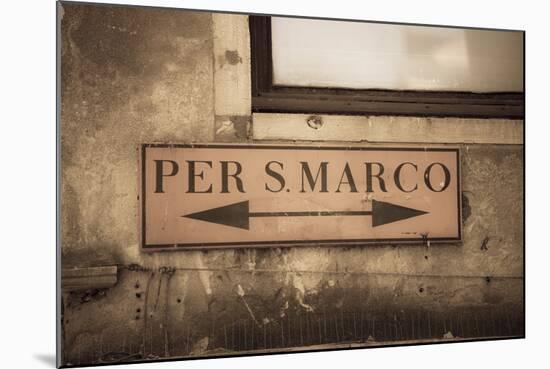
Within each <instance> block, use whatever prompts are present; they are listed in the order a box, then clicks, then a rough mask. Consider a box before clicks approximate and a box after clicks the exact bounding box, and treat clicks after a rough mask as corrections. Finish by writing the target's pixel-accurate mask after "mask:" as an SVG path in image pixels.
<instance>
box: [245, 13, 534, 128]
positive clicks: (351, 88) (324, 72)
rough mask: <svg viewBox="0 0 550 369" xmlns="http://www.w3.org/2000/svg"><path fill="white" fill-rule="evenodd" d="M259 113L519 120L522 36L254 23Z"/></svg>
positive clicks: (255, 19) (295, 21) (257, 19)
mask: <svg viewBox="0 0 550 369" xmlns="http://www.w3.org/2000/svg"><path fill="white" fill-rule="evenodd" d="M250 31H251V47H252V108H253V111H255V112H289V113H292V112H294V113H325V114H349V115H353V114H360V115H413V116H457V117H494V118H523V113H524V93H523V67H524V66H523V44H524V42H523V41H524V40H523V39H524V33H523V32H519V31H495V30H479V29H460V28H444V27H443V28H442V27H438V28H437V29H436V28H433V27H428V26H411V25H395V24H381V23H367V22H341V21H325V20H314V19H299V18H279V17H273V18H272V17H264V16H251V17H250Z"/></svg>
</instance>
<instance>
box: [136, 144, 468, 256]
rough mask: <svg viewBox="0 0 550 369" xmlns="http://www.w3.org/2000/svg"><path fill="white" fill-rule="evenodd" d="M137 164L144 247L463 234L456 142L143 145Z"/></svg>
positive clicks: (419, 238) (448, 239)
mask: <svg viewBox="0 0 550 369" xmlns="http://www.w3.org/2000/svg"><path fill="white" fill-rule="evenodd" d="M140 167H141V197H140V199H141V202H140V206H141V236H142V237H141V244H142V248H143V249H144V250H157V249H179V248H206V247H235V246H239V245H243V246H244V245H246V246H281V245H282V246H285V245H307V244H335V245H336V244H349V243H355V244H358V243H359V244H361V243H372V242H385V243H387V242H400V243H406V242H418V243H422V242H426V239H424V238H423V237H422V235H423V234H429V235H430V236H429V239H428V241H432V242H438V241H440V242H457V241H460V240H461V230H460V200H461V199H460V196H459V193H460V176H459V151H458V149H456V148H449V147H415V146H411V147H379V146H369V147H364V146H351V147H333V146H281V145H221V144H204V145H197V144H195V145H173V144H172V145H163V144H144V145H142V148H141V165H140Z"/></svg>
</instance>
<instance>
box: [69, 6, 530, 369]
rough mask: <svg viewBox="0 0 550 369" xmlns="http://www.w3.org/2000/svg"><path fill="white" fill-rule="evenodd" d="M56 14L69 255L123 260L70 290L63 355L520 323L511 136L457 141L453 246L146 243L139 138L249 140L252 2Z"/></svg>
mask: <svg viewBox="0 0 550 369" xmlns="http://www.w3.org/2000/svg"><path fill="white" fill-rule="evenodd" d="M61 15H62V18H61V23H60V27H61V28H60V30H61V41H62V44H61V73H62V75H61V76H62V86H61V87H62V91H61V104H62V106H61V107H62V110H61V154H62V161H61V166H62V167H61V173H62V174H61V176H62V178H61V190H62V197H61V205H62V208H61V229H62V235H61V245H62V261H61V262H62V267H63V268H83V267H92V266H102V265H118V266H119V271H118V276H117V278H118V280H117V283H116V284H115V285H114V286H113V287H111V288H107V289H89V290H81V291H72V292H65V293H64V294H63V308H64V311H63V346H64V349H65V350H64V357H63V362H64V363H65V364H67V365H70V364H86V363H100V362H116V361H120V360H147V359H157V358H162V357H173V356H177V357H184V356H189V355H220V354H222V355H226V354H232V353H238V352H241V353H242V352H248V351H250V350H269V349H273V350H286V349H289V348H292V347H302V346H313V345H316V346H315V347H324V346H322V345H327V344H329V345H335V344H338V343H342V342H348V343H349V342H367V343H369V344H381V343H384V342H392V341H405V340H423V339H429V340H433V339H438V338H439V339H442V338H446V339H449V338H451V339H452V338H456V337H457V336H459V337H463V338H468V337H481V336H483V337H485V336H507V335H511V336H517V335H521V334H523V311H522V309H523V306H522V304H523V220H522V219H523V218H522V217H523V157H522V154H523V146H522V145H494V144H491V145H476V144H468V145H462V146H461V148H462V158H461V161H462V163H461V164H462V190H463V214H464V216H463V227H464V242H463V244H461V245H453V244H447V245H432V246H430V247H428V246H426V245H417V246H401V245H392V246H389V245H379V246H366V247H359V246H354V247H300V248H286V249H280V248H274V249H244V248H241V249H227V250H215V251H204V252H200V251H178V252H159V253H151V254H146V253H141V252H140V250H139V242H138V233H139V232H138V231H139V230H138V217H139V213H138V156H137V146H138V144H140V143H144V142H157V141H159V142H212V141H218V142H219V141H224V142H248V141H251V140H253V137H251V136H250V135H251V131H252V130H251V125H252V124H253V123H252V120H251V114H250V54H249V50H248V48H249V45H248V42H249V39H248V23H247V17H246V16H241V15H224V14H211V13H207V12H189V11H175V10H161V9H148V8H130V7H111V6H91V5H77V4H63V5H62V10H61ZM319 345H321V346H319ZM332 347H333V346H332Z"/></svg>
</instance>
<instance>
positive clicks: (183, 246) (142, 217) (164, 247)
mask: <svg viewBox="0 0 550 369" xmlns="http://www.w3.org/2000/svg"><path fill="white" fill-rule="evenodd" d="M155 147H158V148H213V149H222V148H223V149H243V148H246V149H260V150H261V149H276V150H277V149H278V150H344V151H445V152H455V153H456V172H457V212H458V214H457V219H458V237H432V238H430V237H425V238H424V237H423V238H418V237H414V238H412V237H411V238H382V239H380V238H371V239H350V240H294V241H288V240H286V241H253V242H250V241H238V242H195V243H175V244H151V245H147V243H146V234H145V230H146V227H145V222H146V214H145V200H146V199H145V187H146V184H145V180H146V173H145V172H146V169H145V162H146V151H147V148H155ZM138 150H139V176H138V178H139V186H138V202H139V222H138V228H139V229H138V234H139V245H140V250H141V251H144V252H155V251H177V250H215V249H218V250H219V249H235V248H272V247H304V246H312V247H323V246H376V245H398V244H407V245H428V244H429V243H432V242H433V243H453V244H461V243H462V242H463V240H462V233H463V232H462V186H461V185H462V184H461V182H462V181H461V166H460V157H461V156H460V148H459V147H456V146H449V147H444V145H441V146H437V147H426V146H422V145H420V144H417V145H415V146H411V147H406V145H398V146H395V147H392V145H389V146H388V145H385V146H384V145H380V146H378V145H370V146H358V145H357V146H355V145H349V146H335V145H314V144H306V143H304V144H300V145H288V144H275V143H273V144H258V143H241V144H236V143H227V144H225V143H186V144H184V143H142V144H140V145H139V148H138Z"/></svg>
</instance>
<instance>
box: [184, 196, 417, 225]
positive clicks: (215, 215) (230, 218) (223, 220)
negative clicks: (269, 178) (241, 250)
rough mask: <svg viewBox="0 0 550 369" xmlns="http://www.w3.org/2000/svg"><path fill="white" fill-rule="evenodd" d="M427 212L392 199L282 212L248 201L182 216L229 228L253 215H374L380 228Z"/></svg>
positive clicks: (373, 221)
mask: <svg viewBox="0 0 550 369" xmlns="http://www.w3.org/2000/svg"><path fill="white" fill-rule="evenodd" d="M423 214H427V212H426V211H422V210H416V209H411V208H406V207H404V206H399V205H394V204H390V203H389V202H383V201H376V200H372V210H371V211H362V210H359V211H281V212H250V209H249V205H248V200H247V201H241V202H236V203H233V204H230V205H225V206H220V207H218V208H213V209H208V210H203V211H199V212H197V213H192V214H187V215H182V217H186V218H191V219H196V220H202V221H205V222H210V223H216V224H223V225H226V226H230V227H236V228H241V229H250V218H254V217H257V218H263V217H330V216H367V215H371V216H372V226H373V227H377V226H381V225H384V224H388V223H393V222H397V221H399V220H403V219H408V218H412V217H416V216H419V215H423Z"/></svg>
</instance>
